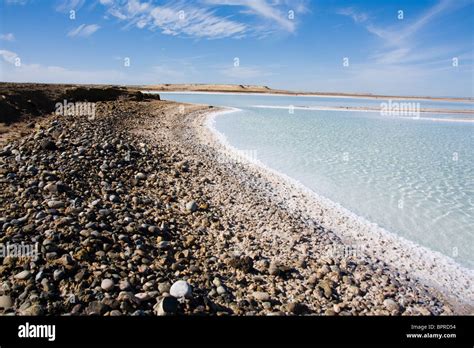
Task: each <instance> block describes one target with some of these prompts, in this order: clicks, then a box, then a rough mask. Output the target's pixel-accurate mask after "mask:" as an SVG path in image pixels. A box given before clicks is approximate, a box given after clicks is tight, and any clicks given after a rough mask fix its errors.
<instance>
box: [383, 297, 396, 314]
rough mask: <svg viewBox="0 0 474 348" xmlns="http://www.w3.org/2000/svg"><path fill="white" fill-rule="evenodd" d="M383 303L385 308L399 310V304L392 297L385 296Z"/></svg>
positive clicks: (392, 310)
mask: <svg viewBox="0 0 474 348" xmlns="http://www.w3.org/2000/svg"><path fill="white" fill-rule="evenodd" d="M383 305H384V306H385V308H387V309H388V310H389V311H390V312H396V313H398V312H400V305H399V304H398V303H397V302H395V301H394V300H393V299H391V298H386V299H385V300H384V301H383Z"/></svg>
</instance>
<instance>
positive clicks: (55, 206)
mask: <svg viewBox="0 0 474 348" xmlns="http://www.w3.org/2000/svg"><path fill="white" fill-rule="evenodd" d="M47 204H48V207H50V208H51V209H60V208H64V206H65V204H64V202H62V201H55V200H52V201H48V203H47Z"/></svg>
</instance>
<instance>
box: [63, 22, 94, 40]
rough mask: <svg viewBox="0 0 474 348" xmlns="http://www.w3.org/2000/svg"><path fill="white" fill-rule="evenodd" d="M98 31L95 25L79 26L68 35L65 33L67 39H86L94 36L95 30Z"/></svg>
mask: <svg viewBox="0 0 474 348" xmlns="http://www.w3.org/2000/svg"><path fill="white" fill-rule="evenodd" d="M99 29H100V26H99V25H97V24H89V25H85V24H81V25H80V26H78V27H77V28H75V29H73V30H71V31H70V32H69V33H67V36H69V37H76V36H77V37H88V36H91V35H92V34H94V33H95V32H96V31H97V30H99Z"/></svg>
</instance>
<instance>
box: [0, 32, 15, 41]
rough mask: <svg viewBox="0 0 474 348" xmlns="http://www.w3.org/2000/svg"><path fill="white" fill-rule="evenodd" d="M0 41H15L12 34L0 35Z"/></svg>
mask: <svg viewBox="0 0 474 348" xmlns="http://www.w3.org/2000/svg"><path fill="white" fill-rule="evenodd" d="M0 40H4V41H15V35H13V33H6V34H1V35H0Z"/></svg>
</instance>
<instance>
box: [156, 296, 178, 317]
mask: <svg viewBox="0 0 474 348" xmlns="http://www.w3.org/2000/svg"><path fill="white" fill-rule="evenodd" d="M153 309H154V312H155V314H156V315H160V316H163V315H170V314H175V313H176V312H177V310H178V300H177V299H176V298H175V297H173V296H165V297H163V298H162V299H161V301H159V302H158V303H157V304H156V305H155V307H153Z"/></svg>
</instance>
